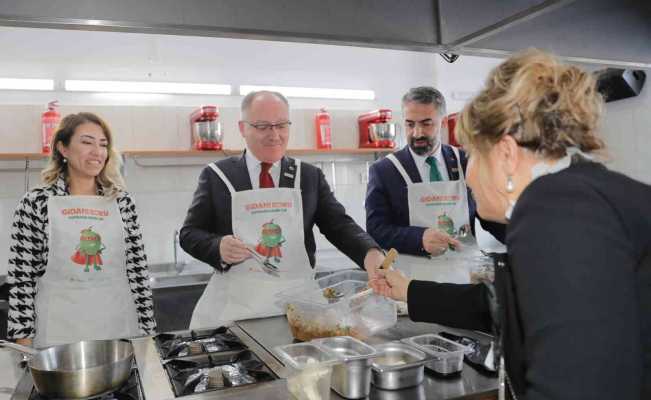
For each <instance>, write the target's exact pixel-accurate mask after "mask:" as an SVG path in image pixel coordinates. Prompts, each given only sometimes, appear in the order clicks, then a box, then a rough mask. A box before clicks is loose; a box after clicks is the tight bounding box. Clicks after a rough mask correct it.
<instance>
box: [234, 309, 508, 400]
mask: <svg viewBox="0 0 651 400" xmlns="http://www.w3.org/2000/svg"><path fill="white" fill-rule="evenodd" d="M236 326H237V327H239V328H241V329H242V330H243V331H244V332H246V333H247V334H248V335H249V336H250V337H251V339H253V340H254V341H255V342H257V343H258V344H259V345H260V346H261V347H263V348H264V349H266V350H267V351H269V352H270V353H271V351H272V349H273V348H274V347H275V346H279V345H284V344H289V343H292V342H293V341H294V338H293V337H292V334H291V331H290V329H289V325H288V324H287V318H285V317H284V316H281V317H270V318H260V319H252V320H246V321H239V322H236ZM442 330H445V331H447V332H451V333H455V334H460V335H465V336H468V337H473V338H476V339H479V340H487V338H488V337H487V336H486V335H483V334H481V333H477V332H469V331H463V330H458V329H452V328H448V327H444V326H441V325H437V324H425V323H417V322H413V321H410V320H409V318H407V317H400V318H399V319H398V323H397V324H396V325H395V326H394V327H393V328H390V329H387V330H385V331H383V332H382V333H381V334H379V335H376V336H373V337H370V338H368V340H366V342H367V343H369V344H379V343H384V342H388V341H392V340H398V339H402V338H405V337H409V336H416V335H420V334H423V333H436V332H440V331H442ZM256 353H257V351H256ZM270 368H271V369H272V370H273V371H274V373H276V374H277V375H278V376H281V377H286V376H287V371H286V370H285V368H284V367H283V368H282V369H279V370H275V369H274V367H273V366H271V365H270ZM496 393H497V378H496V377H495V376H492V375H488V374H484V373H480V372H478V371H477V370H475V369H474V368H473V367H471V366H469V365H468V364H465V363H464V367H463V371H462V372H461V375H457V376H453V377H438V376H434V375H432V374H429V373H426V374H425V381H424V382H423V383H422V384H421V385H419V386H417V387H413V388H409V389H403V390H396V391H390V390H380V389H376V388H375V387H372V388H371V394H370V396H369V399H383V400H387V399H391V400H399V399H409V400H414V399H416V400H417V399H487V398H492V397H493V396H494V395H496ZM268 398H269V399H273V398H272V397H268ZM282 398H286V397H282ZM330 399H337V400H338V399H342V397H340V396H339V395H337V393H335V392H334V391H330Z"/></svg>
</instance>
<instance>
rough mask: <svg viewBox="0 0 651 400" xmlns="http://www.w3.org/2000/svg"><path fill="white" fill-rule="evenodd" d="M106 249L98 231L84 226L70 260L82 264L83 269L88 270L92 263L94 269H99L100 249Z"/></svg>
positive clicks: (100, 260) (100, 261)
mask: <svg viewBox="0 0 651 400" xmlns="http://www.w3.org/2000/svg"><path fill="white" fill-rule="evenodd" d="M104 249H106V247H104V245H103V244H102V237H101V236H100V235H99V233H96V232H94V231H93V227H92V226H91V227H90V228H86V229H84V230H82V231H81V237H80V239H79V244H78V245H77V248H76V250H77V251H76V252H75V254H74V255H73V256H72V257H71V260H72V261H73V262H74V263H75V264H79V265H84V266H85V268H84V271H85V272H89V271H90V269H89V267H90V265H91V264H93V268H94V269H95V271H101V270H102V268H101V265H103V264H104V263H103V262H102V251H103V250H104Z"/></svg>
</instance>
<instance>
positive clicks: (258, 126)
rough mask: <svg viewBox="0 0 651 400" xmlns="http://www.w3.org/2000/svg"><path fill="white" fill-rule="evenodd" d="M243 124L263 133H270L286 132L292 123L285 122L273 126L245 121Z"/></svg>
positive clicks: (269, 123) (268, 123)
mask: <svg viewBox="0 0 651 400" xmlns="http://www.w3.org/2000/svg"><path fill="white" fill-rule="evenodd" d="M243 122H244V123H245V124H247V125H249V126H252V127H254V128H255V129H257V130H259V131H263V132H269V131H271V130H279V131H286V130H287V129H289V126H290V125H291V124H292V122H291V121H283V122H278V123H275V124H272V123H271V122H257V123H251V122H249V121H243Z"/></svg>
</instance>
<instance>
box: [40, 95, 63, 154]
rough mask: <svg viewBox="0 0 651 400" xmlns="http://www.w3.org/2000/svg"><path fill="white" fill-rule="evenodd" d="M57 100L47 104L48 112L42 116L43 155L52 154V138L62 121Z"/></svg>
mask: <svg viewBox="0 0 651 400" xmlns="http://www.w3.org/2000/svg"><path fill="white" fill-rule="evenodd" d="M57 107H59V102H58V101H57V100H54V101H51V102H49V103H47V111H45V112H44V113H43V114H42V115H41V141H42V152H43V154H50V153H51V152H52V137H53V136H54V132H55V131H56V129H57V127H58V126H59V122H60V121H61V114H59V112H58V111H57Z"/></svg>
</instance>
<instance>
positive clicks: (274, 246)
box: [255, 220, 285, 262]
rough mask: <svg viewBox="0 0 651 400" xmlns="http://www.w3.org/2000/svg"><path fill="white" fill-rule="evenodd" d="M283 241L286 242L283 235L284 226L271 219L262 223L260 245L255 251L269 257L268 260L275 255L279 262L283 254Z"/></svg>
mask: <svg viewBox="0 0 651 400" xmlns="http://www.w3.org/2000/svg"><path fill="white" fill-rule="evenodd" d="M283 243H285V238H284V237H283V230H282V228H281V227H280V225H278V224H275V223H274V221H273V220H271V221H269V222H267V223H265V224H263V225H262V236H261V238H260V241H259V243H258V245H257V246H256V247H255V251H257V252H258V254H260V255H263V256H265V257H266V258H267V260H266V261H269V258H271V257H273V258H274V261H276V262H279V261H280V259H281V257H282V256H283V254H282V252H281V251H280V247H281V246H282V244H283Z"/></svg>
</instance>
